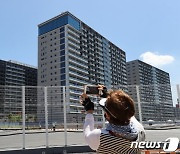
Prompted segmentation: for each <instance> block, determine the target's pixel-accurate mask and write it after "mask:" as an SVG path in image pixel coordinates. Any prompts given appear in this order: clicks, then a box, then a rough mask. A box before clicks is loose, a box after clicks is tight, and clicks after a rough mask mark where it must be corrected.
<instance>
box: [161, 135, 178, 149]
mask: <svg viewBox="0 0 180 154" xmlns="http://www.w3.org/2000/svg"><path fill="white" fill-rule="evenodd" d="M178 144H179V139H178V138H176V137H170V138H167V139H166V140H165V142H164V146H163V150H164V151H165V152H173V151H176V149H177V148H178Z"/></svg>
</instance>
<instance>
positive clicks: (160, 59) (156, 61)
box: [140, 51, 174, 67]
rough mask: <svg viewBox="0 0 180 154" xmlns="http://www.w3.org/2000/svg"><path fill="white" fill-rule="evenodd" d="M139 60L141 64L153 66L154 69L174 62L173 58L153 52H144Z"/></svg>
mask: <svg viewBox="0 0 180 154" xmlns="http://www.w3.org/2000/svg"><path fill="white" fill-rule="evenodd" d="M140 58H141V60H142V61H143V62H145V63H148V64H150V65H153V66H155V67H158V66H164V65H167V64H170V63H172V62H173V61H174V57H173V56H170V55H160V54H158V53H153V52H150V51H148V52H145V53H143V54H141V55H140Z"/></svg>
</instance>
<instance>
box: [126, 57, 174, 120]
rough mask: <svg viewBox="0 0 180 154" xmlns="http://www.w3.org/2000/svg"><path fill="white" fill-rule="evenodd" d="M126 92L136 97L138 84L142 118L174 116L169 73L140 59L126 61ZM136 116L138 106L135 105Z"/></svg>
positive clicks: (169, 117) (162, 118)
mask: <svg viewBox="0 0 180 154" xmlns="http://www.w3.org/2000/svg"><path fill="white" fill-rule="evenodd" d="M127 83H128V85H131V86H128V92H129V94H130V95H131V96H132V98H133V99H134V100H135V102H137V101H138V99H137V89H136V85H138V86H139V95H140V102H141V109H142V110H141V111H142V118H143V120H149V119H153V120H160V121H164V120H168V119H172V118H173V117H174V112H173V101H172V93H171V85H170V78H169V73H167V72H165V71H163V70H160V69H158V68H156V67H153V66H151V65H149V64H147V63H145V62H142V61H140V60H134V61H130V62H127ZM136 109H137V110H136V111H137V112H136V113H137V118H138V114H139V112H138V107H137V105H136Z"/></svg>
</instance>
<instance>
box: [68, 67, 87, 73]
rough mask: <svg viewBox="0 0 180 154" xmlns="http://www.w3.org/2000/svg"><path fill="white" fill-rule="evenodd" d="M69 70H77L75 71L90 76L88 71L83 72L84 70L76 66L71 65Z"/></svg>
mask: <svg viewBox="0 0 180 154" xmlns="http://www.w3.org/2000/svg"><path fill="white" fill-rule="evenodd" d="M69 68H71V69H73V70H75V71H79V72H82V73H84V74H87V75H88V71H86V70H83V69H80V68H78V67H76V66H72V65H69Z"/></svg>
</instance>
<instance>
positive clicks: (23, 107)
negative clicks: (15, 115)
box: [22, 86, 26, 149]
mask: <svg viewBox="0 0 180 154" xmlns="http://www.w3.org/2000/svg"><path fill="white" fill-rule="evenodd" d="M25 112H26V111H25V86H22V129H23V130H22V131H23V149H25V127H26V123H25V121H26V113H25Z"/></svg>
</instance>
